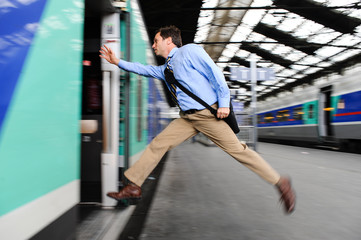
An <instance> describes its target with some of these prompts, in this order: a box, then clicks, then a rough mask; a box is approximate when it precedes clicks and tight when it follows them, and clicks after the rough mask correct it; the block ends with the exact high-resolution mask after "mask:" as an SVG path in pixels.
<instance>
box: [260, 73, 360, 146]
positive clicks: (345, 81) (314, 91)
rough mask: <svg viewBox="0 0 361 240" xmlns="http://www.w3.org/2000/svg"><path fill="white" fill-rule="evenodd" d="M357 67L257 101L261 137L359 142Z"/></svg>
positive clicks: (269, 138)
mask: <svg viewBox="0 0 361 240" xmlns="http://www.w3.org/2000/svg"><path fill="white" fill-rule="evenodd" d="M359 76H360V67H355V68H354V69H352V70H349V71H347V72H346V73H345V74H344V75H342V76H340V75H335V76H332V77H329V78H328V79H327V80H326V79H323V80H320V81H318V82H317V83H315V84H314V85H312V86H308V87H305V88H303V89H299V90H298V91H294V92H292V93H289V94H285V95H284V96H280V97H278V98H277V99H273V100H272V101H267V102H263V103H260V104H259V108H258V110H259V111H258V129H259V131H258V132H259V138H260V140H271V141H272V140H273V141H288V142H294V143H297V142H299V143H301V142H304V143H321V144H327V143H329V144H334V145H336V146H338V147H347V146H351V148H353V151H357V149H358V148H359V147H360V146H361V145H360V144H361V84H360V83H361V79H360V77H359Z"/></svg>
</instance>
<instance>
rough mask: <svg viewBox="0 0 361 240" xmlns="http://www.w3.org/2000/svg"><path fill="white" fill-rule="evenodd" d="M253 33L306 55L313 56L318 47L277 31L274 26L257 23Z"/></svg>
mask: <svg viewBox="0 0 361 240" xmlns="http://www.w3.org/2000/svg"><path fill="white" fill-rule="evenodd" d="M253 31H255V32H258V33H260V34H262V35H264V36H267V37H269V38H272V39H274V40H277V41H278V43H282V44H284V45H286V46H289V47H292V48H294V49H297V50H299V51H302V52H304V53H306V54H309V55H313V54H314V53H315V51H317V50H318V49H319V48H320V47H317V46H314V45H310V43H309V42H307V41H306V40H303V39H301V38H297V37H294V36H292V35H291V34H289V33H286V32H284V31H281V30H278V29H277V28H276V27H275V26H270V25H268V24H264V23H261V22H259V23H258V24H257V25H256V26H255V27H254V28H253Z"/></svg>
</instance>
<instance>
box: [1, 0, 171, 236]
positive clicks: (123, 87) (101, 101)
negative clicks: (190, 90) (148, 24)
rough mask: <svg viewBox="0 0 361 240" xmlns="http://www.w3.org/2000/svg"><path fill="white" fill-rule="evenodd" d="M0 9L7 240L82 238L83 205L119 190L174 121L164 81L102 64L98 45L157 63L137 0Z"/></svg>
mask: <svg viewBox="0 0 361 240" xmlns="http://www.w3.org/2000/svg"><path fill="white" fill-rule="evenodd" d="M112 3H113V2H112V1H109V0H99V1H92V0H77V1H73V0H62V1H59V0H38V1H2V3H1V4H0V22H1V27H0V49H1V51H0V78H1V79H0V189H1V194H0V239H12V240H15V239H59V240H62V239H76V231H77V229H76V227H77V223H78V221H79V219H78V213H79V205H80V204H83V203H94V204H96V206H99V207H112V206H115V205H116V204H117V202H116V201H113V200H112V199H109V198H106V196H105V194H104V192H105V191H107V190H109V189H112V190H117V189H116V188H117V187H118V185H119V182H120V181H121V180H122V175H121V172H122V171H123V170H124V169H125V168H126V167H127V166H129V165H131V164H132V162H134V161H135V160H136V159H137V157H138V156H139V155H140V154H141V153H142V151H143V150H144V149H145V147H146V145H147V144H148V143H149V141H150V140H151V139H152V138H153V137H154V136H155V135H157V134H158V133H159V132H160V131H161V130H162V128H163V127H164V126H165V125H166V124H167V122H168V118H167V117H168V116H167V114H165V112H167V108H169V107H168V104H167V103H166V99H165V96H164V93H163V89H162V85H160V83H159V81H158V80H155V79H151V78H146V77H141V76H137V75H135V74H126V73H125V72H122V71H120V69H119V68H117V67H116V66H113V67H112V66H109V65H106V63H103V62H101V60H100V58H99V52H98V51H99V49H100V47H101V45H103V44H108V45H109V46H112V47H114V49H118V55H119V56H120V57H122V58H128V59H129V60H131V61H137V62H140V63H143V64H154V63H155V61H156V60H155V57H154V55H153V54H152V53H151V41H150V40H149V38H148V36H147V34H146V31H145V24H144V20H143V18H142V14H141V12H140V10H139V5H138V2H137V1H136V0H131V1H126V2H125V1H123V2H116V4H118V5H119V4H123V6H115V5H112Z"/></svg>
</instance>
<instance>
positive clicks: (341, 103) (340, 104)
mask: <svg viewBox="0 0 361 240" xmlns="http://www.w3.org/2000/svg"><path fill="white" fill-rule="evenodd" d="M337 108H338V109H345V100H344V99H343V98H340V99H339V100H338V103H337Z"/></svg>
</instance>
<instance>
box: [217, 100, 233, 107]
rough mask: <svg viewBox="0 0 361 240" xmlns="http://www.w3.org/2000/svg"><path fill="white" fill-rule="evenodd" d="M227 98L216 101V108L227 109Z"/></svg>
mask: <svg viewBox="0 0 361 240" xmlns="http://www.w3.org/2000/svg"><path fill="white" fill-rule="evenodd" d="M229 101H230V100H229V98H220V99H218V107H219V108H220V107H228V108H229Z"/></svg>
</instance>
